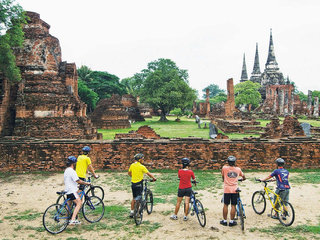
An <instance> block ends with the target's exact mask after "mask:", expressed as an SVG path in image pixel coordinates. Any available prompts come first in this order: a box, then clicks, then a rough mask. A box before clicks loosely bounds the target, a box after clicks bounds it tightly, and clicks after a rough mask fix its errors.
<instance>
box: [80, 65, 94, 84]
mask: <svg viewBox="0 0 320 240" xmlns="http://www.w3.org/2000/svg"><path fill="white" fill-rule="evenodd" d="M77 72H78V77H79V78H80V79H81V80H82V81H83V82H85V83H86V84H88V83H90V82H91V81H92V77H91V73H92V70H91V69H90V68H89V67H87V66H85V65H82V66H81V67H80V68H78V69H77Z"/></svg>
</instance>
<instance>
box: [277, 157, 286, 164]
mask: <svg viewBox="0 0 320 240" xmlns="http://www.w3.org/2000/svg"><path fill="white" fill-rule="evenodd" d="M276 163H277V164H278V165H283V164H284V163H285V161H284V160H283V159H282V158H277V160H276Z"/></svg>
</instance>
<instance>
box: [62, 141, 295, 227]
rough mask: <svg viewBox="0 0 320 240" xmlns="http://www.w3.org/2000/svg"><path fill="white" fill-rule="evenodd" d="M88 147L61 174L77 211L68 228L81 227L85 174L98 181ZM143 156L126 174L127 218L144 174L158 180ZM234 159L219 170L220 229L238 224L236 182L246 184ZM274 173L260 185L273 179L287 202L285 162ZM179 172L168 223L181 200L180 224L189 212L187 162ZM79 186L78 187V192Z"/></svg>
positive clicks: (191, 176)
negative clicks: (128, 179)
mask: <svg viewBox="0 0 320 240" xmlns="http://www.w3.org/2000/svg"><path fill="white" fill-rule="evenodd" d="M90 150H91V149H90V147H88V146H85V147H83V149H82V152H83V153H82V155H80V156H79V157H78V158H76V157H74V156H69V157H68V159H67V168H66V170H65V172H64V182H65V191H66V192H67V193H66V194H67V197H68V198H70V199H71V200H72V201H73V202H75V204H76V207H75V210H74V212H73V215H72V218H71V220H70V223H69V224H70V225H76V224H80V221H78V220H77V219H76V216H77V214H78V212H79V210H80V209H81V205H82V202H81V200H80V198H79V195H78V192H79V191H80V190H82V189H83V188H84V185H88V184H89V183H87V182H85V177H86V173H87V170H89V171H90V172H91V173H92V174H93V176H94V177H95V178H98V175H96V173H95V171H94V168H93V167H92V164H91V160H90V158H89V156H88V154H89V152H90ZM143 160H144V155H143V154H142V153H138V154H136V155H135V156H134V158H133V163H132V164H131V165H130V167H129V170H128V175H129V176H130V177H131V190H132V200H131V209H130V214H129V217H131V218H132V217H133V213H134V204H135V201H136V200H137V199H138V198H139V196H141V195H142V190H143V176H144V174H147V175H148V176H149V177H150V178H152V179H153V181H156V180H157V179H156V178H155V177H154V175H153V174H151V173H150V172H149V171H148V169H147V168H146V167H145V166H144V165H143ZM236 160H237V159H236V157H234V156H229V157H228V158H227V163H226V165H224V166H223V167H222V170H221V176H222V181H223V183H224V195H223V210H222V216H223V219H222V220H221V221H220V224H221V225H223V226H228V225H229V226H230V227H232V226H235V225H237V222H236V221H235V213H236V204H237V197H238V193H237V192H236V190H237V188H238V180H239V177H241V179H242V180H245V179H246V177H245V175H244V173H243V172H242V170H241V169H240V168H239V167H237V166H236ZM275 162H276V164H277V169H275V170H274V171H273V172H272V173H271V174H270V175H268V176H267V177H265V178H264V179H260V180H261V181H266V180H268V179H270V178H273V177H275V179H276V181H277V189H276V194H279V195H280V197H281V198H282V199H283V200H285V201H288V200H289V193H290V184H289V180H288V179H289V172H288V170H287V169H285V168H284V164H285V161H284V160H283V159H282V158H277V159H276V161H275ZM181 165H182V168H181V169H179V170H178V178H179V180H180V182H179V187H178V193H177V203H176V206H175V210H174V214H173V215H171V216H170V219H172V220H177V219H178V212H179V209H180V205H181V202H182V200H183V198H185V206H186V207H185V209H184V217H183V220H184V221H187V220H188V212H189V209H188V208H189V201H190V196H191V192H192V185H191V179H193V180H194V182H195V180H196V177H195V174H194V172H193V171H192V170H191V169H190V159H189V158H182V159H181ZM78 184H80V187H79V189H80V190H79V189H78V187H77V186H78ZM229 205H231V210H230V220H229V224H228V222H227V218H228V208H229ZM272 217H273V218H277V217H278V216H277V215H275V216H272Z"/></svg>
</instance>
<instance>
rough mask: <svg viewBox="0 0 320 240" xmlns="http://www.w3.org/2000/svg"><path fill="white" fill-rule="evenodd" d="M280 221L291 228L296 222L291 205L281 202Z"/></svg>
mask: <svg viewBox="0 0 320 240" xmlns="http://www.w3.org/2000/svg"><path fill="white" fill-rule="evenodd" d="M278 217H279V221H280V223H281V224H282V225H283V226H286V227H289V226H291V225H292V223H293V222H294V218H295V213H294V209H293V206H292V204H291V203H289V202H286V201H282V200H281V201H280V212H279V213H278Z"/></svg>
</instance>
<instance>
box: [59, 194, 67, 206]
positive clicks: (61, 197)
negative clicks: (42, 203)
mask: <svg viewBox="0 0 320 240" xmlns="http://www.w3.org/2000/svg"><path fill="white" fill-rule="evenodd" d="M66 199H67V197H66V195H60V196H59V197H58V199H57V202H56V204H61V205H62V204H63V203H64V201H65V200H66Z"/></svg>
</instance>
